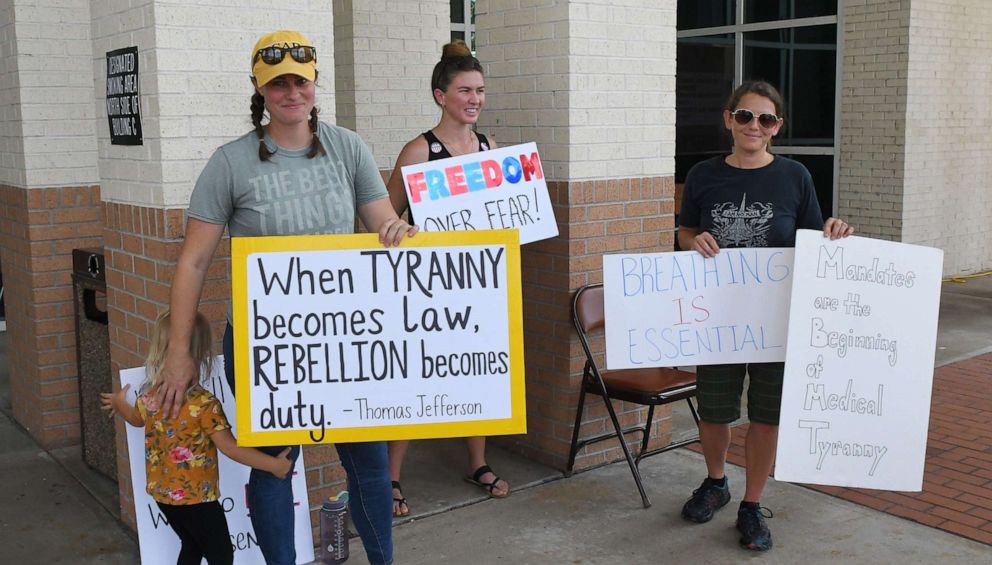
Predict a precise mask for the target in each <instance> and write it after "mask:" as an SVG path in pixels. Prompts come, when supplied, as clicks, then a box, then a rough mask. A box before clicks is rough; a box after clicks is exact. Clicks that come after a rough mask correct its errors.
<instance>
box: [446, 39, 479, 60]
mask: <svg viewBox="0 0 992 565" xmlns="http://www.w3.org/2000/svg"><path fill="white" fill-rule="evenodd" d="M471 56H472V50H471V49H469V48H468V45H465V42H464V41H463V40H461V39H456V40H454V41H452V42H451V43H449V44H447V45H445V46H444V47H443V48H442V49H441V60H442V61H443V60H445V59H454V58H456V57H471Z"/></svg>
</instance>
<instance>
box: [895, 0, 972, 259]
mask: <svg viewBox="0 0 992 565" xmlns="http://www.w3.org/2000/svg"><path fill="white" fill-rule="evenodd" d="M990 8H992V3H990V2H989V1H988V0H913V2H912V9H911V12H910V21H909V74H908V88H907V102H906V122H905V123H906V160H905V191H904V204H903V241H905V242H908V243H919V244H922V245H929V246H933V247H939V248H942V249H943V250H944V272H945V273H946V274H949V275H950V274H959V273H972V272H977V271H982V270H987V269H990V268H992V222H990V218H992V190H990V187H992V144H990V143H989V132H990V131H992V97H990V95H989V93H990V92H992V33H990V32H989V30H990V29H992V11H990V10H989V9H990Z"/></svg>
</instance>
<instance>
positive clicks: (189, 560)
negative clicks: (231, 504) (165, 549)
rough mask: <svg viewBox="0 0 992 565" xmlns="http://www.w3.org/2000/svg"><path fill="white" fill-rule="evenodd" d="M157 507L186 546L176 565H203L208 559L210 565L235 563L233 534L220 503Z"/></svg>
mask: <svg viewBox="0 0 992 565" xmlns="http://www.w3.org/2000/svg"><path fill="white" fill-rule="evenodd" d="M156 504H158V507H159V510H161V511H162V514H165V518H166V519H167V520H169V526H171V527H172V529H173V530H174V531H175V532H176V535H178V536H179V541H181V542H182V543H183V546H182V549H180V550H179V559H178V560H177V561H176V565H200V562H201V561H202V560H203V558H204V557H206V558H207V563H209V564H210V565H231V564H232V563H234V548H233V547H232V546H231V533H230V531H229V530H228V529H227V519H226V518H224V509H223V508H221V506H220V503H219V502H217V501H216V500H215V501H213V502H204V503H202V504H185V505H176V506H173V505H170V504H163V503H161V502H156Z"/></svg>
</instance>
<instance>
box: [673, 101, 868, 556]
mask: <svg viewBox="0 0 992 565" xmlns="http://www.w3.org/2000/svg"><path fill="white" fill-rule="evenodd" d="M783 106H784V104H783V102H782V96H781V95H780V94H779V93H778V91H777V90H775V87H773V86H772V85H770V84H768V83H766V82H748V83H744V84H742V85H741V86H740V87H738V88H737V89H736V90H735V91H734V93H733V94H732V95H731V97H730V99H729V100H728V101H727V105H726V107H725V109H724V112H723V121H724V125H725V126H726V128H727V129H728V130H730V133H731V135H732V136H733V139H734V151H733V153H731V154H730V155H725V156H719V157H714V158H712V159H708V160H706V161H703V162H701V163H698V164H696V166H694V167H693V168H692V170H690V171H689V175H688V176H687V177H686V182H685V192H684V193H683V197H682V210H681V212H680V214H679V231H678V238H679V246H680V247H681V248H682V249H686V250H695V251H698V252H699V253H701V254H702V255H703V256H705V257H713V256H714V255H716V254H717V253H719V252H720V248H723V247H727V248H730V247H794V246H795V242H796V230H798V229H816V230H819V229H822V230H823V235H824V237H829V238H831V239H837V238H840V237H846V236H848V235H850V234H851V233H853V232H854V228H852V227H851V226H849V225H847V224H846V223H844V222H843V221H841V220H839V219H837V218H828V219H827V220H826V221H825V222H824V221H823V216H822V215H821V212H820V206H819V204H818V203H817V200H816V192H815V190H814V188H813V179H812V177H811V176H810V174H809V171H807V170H806V167H804V166H803V165H802V164H801V163H798V162H796V161H793V160H791V159H786V158H784V157H780V156H777V155H774V154H772V153H770V152H769V150H768V149H769V147H770V145H771V140H772V138H773V137H775V135H777V134H778V132H779V130H781V129H782V124H783V123H784V121H783V119H782V117H781V116H782V108H783ZM784 365H785V364H784V363H747V364H744V363H741V364H733V365H706V366H699V367H697V368H696V376H697V399H698V402H699V417H700V422H699V437H700V441H701V443H702V448H703V456H704V457H705V459H706V470H707V473H708V476H707V478H706V479H705V480H704V481H703V483H702V485H700V487H699V488H698V489H696V490H695V491H693V493H692V497H691V498H689V500H688V501H686V503H685V505H684V506H683V507H682V517H683V518H685V519H686V520H689V521H691V522H697V523H702V522H708V521H709V520H710V519H711V518H712V517H713V513H714V512H716V511H717V510H719V509H720V508H722V507H723V506H724V505H726V504H727V503H728V502H729V501H730V489H729V486H728V484H727V478H726V476H725V475H724V466H725V464H726V460H727V449H728V448H729V447H730V424H731V423H732V422H734V421H735V420H737V419H738V418H740V404H741V393H742V391H743V387H744V376H745V374H747V376H748V379H749V383H748V420H750V426H749V428H748V432H747V439H746V442H745V451H746V461H747V479H746V484H745V487H744V498H743V500H742V501H741V505H740V508H739V509H738V512H737V529H738V531H739V532H740V534H741V538H740V544H741V546H742V547H744V548H746V549H752V550H756V551H764V550H767V549H769V548H771V546H772V537H771V532H770V531H769V530H768V525H767V524H766V522H765V516H763V515H762V508H761V506H760V500H761V494H762V492H763V491H764V488H765V484H766V483H767V482H768V475H769V474H770V473H771V470H772V465H774V463H775V449H776V446H777V442H778V422H779V408H780V405H781V400H782V378H783V373H784ZM769 516H770V514H769Z"/></svg>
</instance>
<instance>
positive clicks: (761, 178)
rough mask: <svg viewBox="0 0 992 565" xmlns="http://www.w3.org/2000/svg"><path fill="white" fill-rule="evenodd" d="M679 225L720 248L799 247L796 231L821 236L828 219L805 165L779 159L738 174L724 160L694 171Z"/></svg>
mask: <svg viewBox="0 0 992 565" xmlns="http://www.w3.org/2000/svg"><path fill="white" fill-rule="evenodd" d="M679 225H682V226H686V227H689V228H697V229H699V230H700V231H707V232H710V233H711V234H712V235H713V237H714V238H715V239H716V242H717V244H718V245H719V246H720V247H721V248H731V247H795V245H796V230H797V229H811V230H822V229H823V215H822V214H821V213H820V205H819V203H817V200H816V191H815V190H814V188H813V177H811V176H810V174H809V171H807V170H806V167H804V166H803V165H802V163H799V162H797V161H793V160H792V159H787V158H785V157H782V156H779V155H776V156H775V160H774V161H772V162H771V163H769V164H768V165H766V166H764V167H761V168H759V169H738V168H736V167H732V166H730V165H728V164H727V163H726V162H725V161H724V156H719V157H713V158H712V159H707V160H706V161H702V162H700V163H697V164H696V165H695V166H694V167H693V168H692V169H691V170H690V171H689V175H688V176H687V177H686V179H685V191H684V192H683V194H682V211H681V212H680V213H679Z"/></svg>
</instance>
